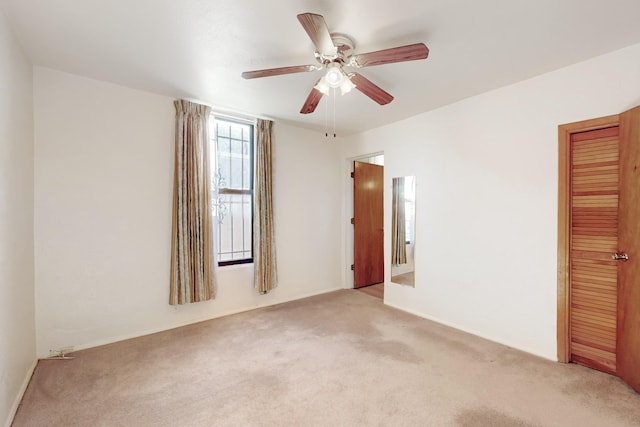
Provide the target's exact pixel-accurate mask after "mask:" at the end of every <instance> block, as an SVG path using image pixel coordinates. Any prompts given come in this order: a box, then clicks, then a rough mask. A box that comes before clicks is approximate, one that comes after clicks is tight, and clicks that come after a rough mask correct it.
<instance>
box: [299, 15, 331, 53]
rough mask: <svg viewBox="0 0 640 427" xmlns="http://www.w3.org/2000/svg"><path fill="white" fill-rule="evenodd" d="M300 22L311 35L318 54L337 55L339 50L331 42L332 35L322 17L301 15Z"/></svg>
mask: <svg viewBox="0 0 640 427" xmlns="http://www.w3.org/2000/svg"><path fill="white" fill-rule="evenodd" d="M298 21H300V24H302V27H303V28H304V30H305V31H306V32H307V34H308V35H309V38H310V39H311V41H312V42H313V45H314V46H315V47H316V49H317V50H318V52H320V53H322V54H324V55H335V54H336V53H337V48H336V46H335V45H334V44H333V40H331V33H329V28H328V27H327V23H326V22H325V21H324V17H323V16H322V15H317V14H315V13H301V14H299V15H298Z"/></svg>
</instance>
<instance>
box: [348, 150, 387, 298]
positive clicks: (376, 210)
mask: <svg viewBox="0 0 640 427" xmlns="http://www.w3.org/2000/svg"><path fill="white" fill-rule="evenodd" d="M383 180H384V167H383V166H379V165H372V164H369V163H362V162H354V163H353V217H354V223H353V235H354V236H353V241H354V243H353V257H354V263H353V268H354V285H353V287H354V288H361V287H363V286H368V285H373V284H375V283H382V282H384V230H383V227H384V222H383V206H384V202H383Z"/></svg>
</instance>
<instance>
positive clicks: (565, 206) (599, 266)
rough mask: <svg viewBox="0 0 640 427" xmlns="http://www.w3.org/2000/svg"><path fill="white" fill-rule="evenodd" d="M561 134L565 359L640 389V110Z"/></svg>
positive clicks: (561, 353)
mask: <svg viewBox="0 0 640 427" xmlns="http://www.w3.org/2000/svg"><path fill="white" fill-rule="evenodd" d="M558 135H559V138H558V140H559V180H558V182H559V188H558V189H559V191H558V195H559V196H558V360H559V361H560V362H574V363H579V364H582V365H585V366H589V367H591V368H594V369H598V370H601V371H604V372H608V373H610V374H613V375H617V376H619V377H620V378H622V379H623V380H624V381H626V382H627V383H628V384H629V385H631V387H633V388H634V389H635V390H637V391H640V370H638V369H637V366H638V365H639V364H640V286H639V285H640V281H639V279H640V276H639V274H640V250H639V249H640V224H639V221H638V218H640V203H639V202H640V107H638V108H635V109H632V110H629V111H627V112H624V113H622V114H619V115H614V116H608V117H602V118H598V119H593V120H586V121H582V122H576V123H569V124H566V125H561V126H559V134H558Z"/></svg>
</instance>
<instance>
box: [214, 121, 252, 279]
mask: <svg viewBox="0 0 640 427" xmlns="http://www.w3.org/2000/svg"><path fill="white" fill-rule="evenodd" d="M210 120H211V121H210V123H212V124H213V125H214V126H213V129H212V132H211V133H212V135H213V137H210V138H209V140H210V141H211V142H212V143H213V147H212V148H213V152H214V153H215V168H213V169H212V172H214V174H213V176H212V181H213V182H214V187H215V191H216V192H217V196H218V198H220V196H223V195H248V196H249V197H250V203H251V230H250V232H251V246H250V248H251V256H250V257H248V258H240V259H233V260H224V261H222V260H220V247H219V246H218V247H217V251H216V257H217V259H216V262H217V263H218V266H219V267H226V266H231V265H241V264H253V250H254V247H253V246H254V245H253V233H254V229H253V223H254V216H255V212H254V198H255V169H256V167H255V133H256V122H255V120H248V119H243V118H240V117H233V116H228V115H225V114H217V113H215V112H212V113H211V118H210ZM217 122H226V123H235V124H239V125H248V126H249V129H250V136H249V153H248V155H249V165H250V166H249V167H250V171H249V185H250V189H248V190H244V189H234V188H220V187H219V186H218V182H216V180H217V178H216V176H217V172H218V168H219V165H218V164H219V156H218V128H217ZM231 139H232V138H231V134H229V141H230V142H231ZM216 203H219V202H216ZM216 228H217V231H218V233H220V232H221V227H220V223H219V222H218V221H216ZM232 233H233V228H232ZM218 238H220V237H218ZM231 240H232V242H233V234H232V236H231ZM217 244H218V240H217V239H216V245H217Z"/></svg>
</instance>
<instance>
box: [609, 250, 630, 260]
mask: <svg viewBox="0 0 640 427" xmlns="http://www.w3.org/2000/svg"><path fill="white" fill-rule="evenodd" d="M611 259H612V260H614V261H626V260H628V259H629V255H627V254H625V253H624V252H623V253H621V254H619V253H618V252H616V253H615V254H613V255H611Z"/></svg>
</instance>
